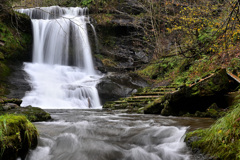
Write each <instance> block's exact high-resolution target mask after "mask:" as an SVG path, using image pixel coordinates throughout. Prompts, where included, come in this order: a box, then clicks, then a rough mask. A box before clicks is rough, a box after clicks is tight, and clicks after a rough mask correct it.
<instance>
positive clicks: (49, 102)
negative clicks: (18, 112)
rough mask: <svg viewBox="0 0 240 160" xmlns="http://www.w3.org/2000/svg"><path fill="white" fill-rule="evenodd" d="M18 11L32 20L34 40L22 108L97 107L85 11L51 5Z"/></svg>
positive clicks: (27, 67)
mask: <svg viewBox="0 0 240 160" xmlns="http://www.w3.org/2000/svg"><path fill="white" fill-rule="evenodd" d="M18 12H20V13H25V14H27V15H28V16H29V17H30V18H31V19H32V26H33V37H34V38H33V40H34V44H33V62H32V63H25V64H24V70H25V71H26V72H27V73H28V74H29V79H28V81H29V83H30V84H31V86H32V91H30V92H27V93H26V95H25V97H24V98H23V103H22V105H23V106H25V105H34V106H38V107H41V108H83V109H84V108H100V107H101V106H100V102H99V97H98V93H97V90H96V88H95V86H96V84H97V82H98V79H99V78H100V76H99V75H97V74H96V71H95V69H94V65H93V61H92V53H91V47H90V43H89V38H88V31H87V24H90V21H89V16H88V10H87V8H80V7H76V8H73V7H71V8H66V7H59V6H52V7H41V8H30V9H19V10H18ZM90 25H91V24H90ZM91 26H92V25H91Z"/></svg>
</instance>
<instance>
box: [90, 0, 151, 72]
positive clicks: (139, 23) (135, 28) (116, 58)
mask: <svg viewBox="0 0 240 160" xmlns="http://www.w3.org/2000/svg"><path fill="white" fill-rule="evenodd" d="M137 4H139V3H138V2H137V1H136V2H135V0H134V1H129V0H125V1H122V2H121V3H119V4H117V5H116V6H114V7H112V9H111V10H110V11H108V10H104V9H103V10H101V11H99V10H98V11H94V9H92V10H91V8H90V17H92V19H93V20H92V21H93V24H94V26H95V27H96V31H97V35H98V39H99V46H98V47H97V48H99V50H98V51H97V50H96V49H95V48H96V47H95V46H94V45H93V47H92V48H93V51H94V53H95V56H96V58H98V59H100V60H101V61H102V63H103V65H104V67H105V69H106V71H110V72H116V71H129V70H135V69H137V68H140V67H141V66H142V65H144V64H147V63H148V62H149V60H150V59H151V53H153V52H152V50H153V49H154V48H153V47H152V46H149V45H148V42H147V41H146V40H145V39H144V38H143V37H144V35H145V33H144V29H143V28H144V27H143V26H144V24H143V20H142V18H143V17H141V16H140V15H141V13H143V12H144V10H143V8H142V7H140V6H138V5H137ZM103 8H106V9H107V7H103ZM91 41H92V42H94V39H93V37H92V40H91Z"/></svg>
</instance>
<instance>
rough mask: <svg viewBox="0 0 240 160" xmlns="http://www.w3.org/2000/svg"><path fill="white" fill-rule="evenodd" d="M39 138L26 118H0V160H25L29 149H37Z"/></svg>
mask: <svg viewBox="0 0 240 160" xmlns="http://www.w3.org/2000/svg"><path fill="white" fill-rule="evenodd" d="M37 137H38V132H37V129H36V128H35V126H34V125H33V124H32V123H31V122H30V121H29V120H28V119H27V118H26V117H25V116H21V115H11V114H6V115H2V116H0V148H1V152H0V160H15V159H17V158H18V157H21V159H24V158H25V156H26V155H27V153H28V151H29V149H34V148H36V146H37V142H38V141H37Z"/></svg>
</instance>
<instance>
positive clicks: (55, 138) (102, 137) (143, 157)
mask: <svg viewBox="0 0 240 160" xmlns="http://www.w3.org/2000/svg"><path fill="white" fill-rule="evenodd" d="M47 111H48V112H49V113H50V114H51V115H52V118H53V121H49V122H37V123H34V124H35V125H36V127H37V129H38V131H39V133H40V138H39V144H38V147H37V148H36V149H35V150H32V151H31V152H30V153H29V155H28V156H27V158H26V159H27V160H194V159H195V160H197V159H199V160H200V159H201V160H202V159H203V158H202V157H201V155H197V156H196V155H193V154H192V153H191V152H190V150H189V149H188V148H187V146H186V143H185V142H184V137H185V133H186V131H187V130H188V131H189V130H195V129H197V128H206V127H208V126H209V125H211V124H212V123H213V120H212V119H207V118H206V119H203V118H183V117H163V116H160V115H141V114H126V113H121V112H118V111H104V110H103V111H102V110H47Z"/></svg>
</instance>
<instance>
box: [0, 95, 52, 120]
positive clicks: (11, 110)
mask: <svg viewBox="0 0 240 160" xmlns="http://www.w3.org/2000/svg"><path fill="white" fill-rule="evenodd" d="M21 103H22V100H21V99H15V98H12V99H9V98H0V115H7V114H15V115H24V116H26V117H27V119H28V120H29V121H31V122H38V121H46V120H49V119H51V116H50V114H49V113H47V112H45V111H44V110H43V109H41V108H38V107H32V106H27V107H20V105H21Z"/></svg>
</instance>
